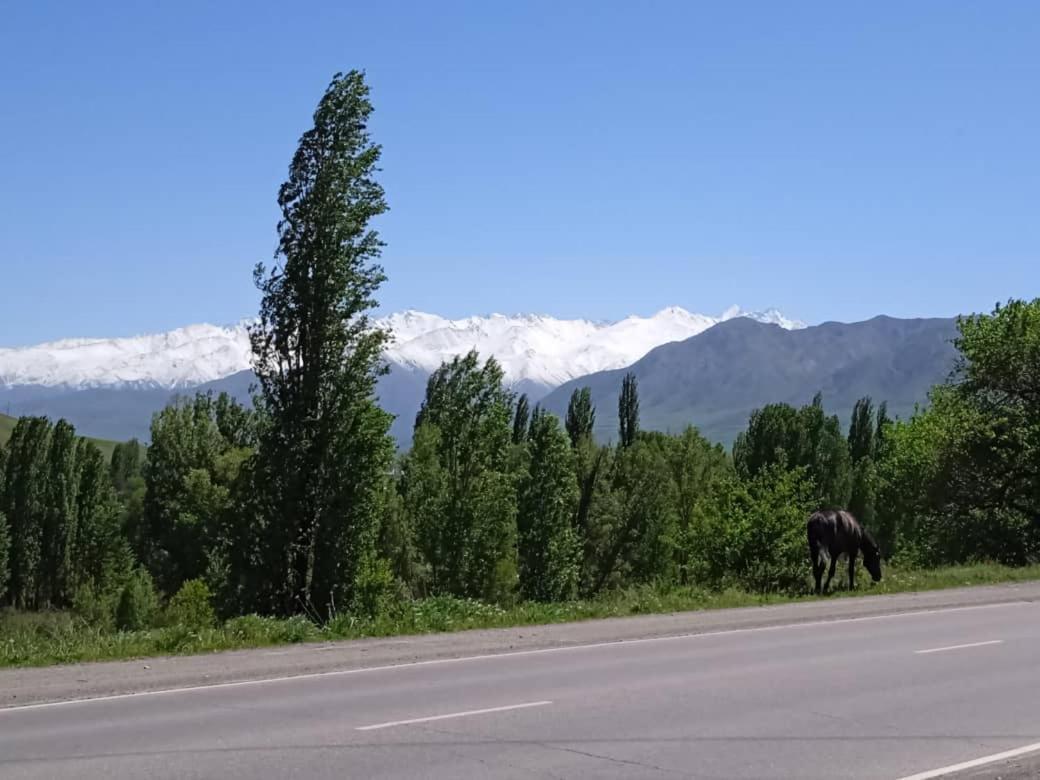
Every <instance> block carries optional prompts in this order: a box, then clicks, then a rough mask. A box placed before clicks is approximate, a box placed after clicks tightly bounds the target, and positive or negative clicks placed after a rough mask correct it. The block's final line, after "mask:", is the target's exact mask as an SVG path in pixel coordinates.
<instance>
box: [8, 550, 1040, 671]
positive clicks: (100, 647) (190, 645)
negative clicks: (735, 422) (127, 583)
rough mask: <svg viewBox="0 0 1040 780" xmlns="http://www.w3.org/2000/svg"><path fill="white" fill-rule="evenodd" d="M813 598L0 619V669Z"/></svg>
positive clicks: (955, 578)
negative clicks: (138, 625) (151, 619)
mask: <svg viewBox="0 0 1040 780" xmlns="http://www.w3.org/2000/svg"><path fill="white" fill-rule="evenodd" d="M1038 579H1040V565H1036V566H1027V567H1022V568H1008V567H1004V566H997V565H986V564H979V565H972V566H956V567H950V568H944V569H932V570H917V571H907V570H900V569H889V570H888V571H886V573H885V578H884V580H882V582H881V583H880V584H879V585H876V586H875V585H867V584H863V585H861V586H860V587H859V588H858V589H857V590H856V591H854V592H848V591H843V590H838V591H836V592H835V594H834V596H825V597H823V598H834V597H838V598H841V597H845V596H849V595H868V594H881V593H904V592H910V591H923V590H937V589H942V588H952V587H962V586H968V585H985V584H995V583H1004V582H1023V581H1028V580H1038ZM814 598H816V597H813V596H784V595H779V594H751V593H745V592H742V591H736V590H726V591H721V592H716V591H708V590H702V589H699V588H683V589H672V590H668V591H659V590H655V589H654V588H651V587H642V588H630V589H627V590H624V591H618V592H616V593H612V594H609V595H607V596H604V597H603V598H599V599H596V600H592V601H574V602H566V603H562V604H533V603H525V604H519V605H517V606H514V607H509V608H503V607H497V606H493V605H488V604H482V603H480V602H476V601H470V600H463V599H453V598H433V599H426V600H423V601H415V602H409V603H406V604H402V605H398V606H397V607H395V608H394V609H393V610H392V611H391V612H389V613H388V614H386V615H382V616H380V617H377V618H361V617H357V616H353V615H340V616H338V617H336V618H334V619H333V620H331V621H330V622H329V623H328V624H327V625H324V626H316V625H315V624H314V623H312V622H310V621H309V620H307V619H306V618H303V617H295V618H290V619H287V620H279V619H275V618H262V617H257V616H255V615H249V616H246V617H240V618H235V619H233V620H229V621H227V622H226V623H225V624H224V625H223V626H221V627H219V628H210V629H202V630H190V629H187V628H185V627H183V626H173V627H167V628H157V629H152V630H149V631H136V632H111V631H106V630H103V629H100V628H96V627H92V626H89V625H85V624H84V623H83V622H82V621H81V620H79V619H77V618H76V617H74V616H73V615H72V614H71V613H68V612H50V613H31V614H30V613H16V612H11V611H8V612H5V613H0V667H11V666H47V665H51V664H62V663H74V662H81V661H100V660H115V659H129V658H142V657H147V656H154V655H187V654H193V653H208V652H215V651H221V650H232V649H240V648H250V647H265V646H271V645H281V644H289V643H298V642H314V641H323V640H324V641H329V640H339V639H359V638H363V637H386V636H395V635H407V634H412V635H414V634H428V633H435V632H446V631H463V630H466V629H473V628H504V627H509V626H525V625H538V624H547V623H564V622H571V621H580V620H591V619H597V618H608V617H623V616H630V615H638V614H658V613H668V612H680V611H687V610H705V609H721V608H725V607H746V606H761V605H766V604H780V603H784V602H791V601H796V600H808V599H814Z"/></svg>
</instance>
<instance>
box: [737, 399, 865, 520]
mask: <svg viewBox="0 0 1040 780" xmlns="http://www.w3.org/2000/svg"><path fill="white" fill-rule="evenodd" d="M850 460H851V459H850V456H849V449H848V445H847V443H846V440H845V437H843V436H842V433H841V423H840V422H839V421H838V418H837V417H827V416H826V415H825V414H824V411H823V401H822V398H821V397H820V396H819V395H817V396H816V398H814V399H813V402H812V403H811V404H809V405H807V406H803V407H802V408H801V409H795V408H794V407H792V406H789V405H788V404H770V405H768V406H765V407H763V408H762V409H757V410H755V411H754V412H753V413H752V414H751V419H750V421H749V422H748V428H747V431H745V432H744V433H742V434H741V435H740V436H738V437H737V440H736V442H734V445H733V463H734V466H735V467H736V469H737V473H738V474H739V475H740V476H741V478H743V479H745V480H748V479H752V478H754V477H755V476H757V475H758V474H759V473H761V472H762V471H763V470H764V469H766V468H768V467H770V466H775V465H783V466H786V467H787V468H792V469H794V468H804V469H806V470H807V472H808V476H809V478H810V479H811V480H812V482H813V484H814V485H815V488H816V490H815V503H816V504H817V506H832V507H845V506H847V505H848V502H849V497H850V492H851V489H852V468H851V463H850Z"/></svg>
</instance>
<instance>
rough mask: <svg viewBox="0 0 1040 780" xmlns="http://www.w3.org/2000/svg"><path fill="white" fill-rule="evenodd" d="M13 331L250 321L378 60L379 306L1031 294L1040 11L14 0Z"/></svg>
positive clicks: (9, 254) (1039, 226)
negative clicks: (331, 86) (321, 135)
mask: <svg viewBox="0 0 1040 780" xmlns="http://www.w3.org/2000/svg"><path fill="white" fill-rule="evenodd" d="M0 20H2V21H0V73H2V74H3V77H2V79H0V117H2V119H0V215H2V226H3V227H2V230H0V287H2V290H3V294H2V296H0V345H5V346H11V345H17V344H26V343H32V342H36V341H40V340H43V339H50V338H56V337H62V336H73V335H104V336H107V335H129V334H133V333H139V332H146V331H157V330H163V329H167V328H172V327H177V326H179V325H184V324H189V323H193V322H202V321H208V322H217V323H223V322H229V321H234V320H236V319H238V318H240V317H243V316H250V315H252V314H254V313H255V311H256V305H257V295H256V292H255V290H254V289H253V286H252V279H251V269H252V267H253V264H254V263H255V262H256V261H257V260H268V259H269V258H270V256H271V253H272V250H273V249H274V245H275V223H276V220H277V211H276V206H275V195H276V191H277V187H278V185H279V183H280V182H281V181H282V179H283V178H284V174H285V171H286V168H287V165H288V162H289V159H290V157H291V155H292V152H293V150H294V148H295V144H296V141H297V139H298V137H299V135H300V133H301V132H302V131H304V130H305V129H306V128H307V126H308V123H309V121H310V116H311V112H312V111H313V108H314V106H315V104H316V102H317V100H318V99H319V97H320V96H321V93H322V91H323V90H324V88H325V86H326V84H327V83H328V80H329V78H330V77H331V75H332V74H333V73H334V72H335V71H337V70H348V69H350V68H353V67H357V68H364V69H365V70H366V71H367V74H368V78H369V81H370V83H371V85H372V99H373V102H374V104H375V107H376V113H375V114H374V117H373V126H372V130H373V135H374V138H375V140H377V141H378V142H380V143H381V144H382V145H383V147H384V156H383V169H384V170H383V173H382V178H381V181H382V183H383V185H384V187H385V188H386V191H387V197H388V200H389V203H390V206H391V212H390V213H389V214H388V215H386V216H385V217H384V218H382V219H381V220H380V222H379V225H378V227H379V229H380V230H381V232H382V234H383V238H384V239H385V240H386V241H387V242H388V246H387V249H386V251H385V255H384V258H383V261H384V265H385V267H386V270H387V272H388V274H389V282H388V283H387V285H386V286H385V287H384V289H383V291H382V295H381V301H382V305H383V309H384V310H397V309H403V308H418V309H423V310H427V311H433V312H437V313H441V314H445V315H450V316H461V315H467V314H474V313H486V312H490V311H506V312H517V311H537V312H544V313H548V314H553V315H558V316H568V317H569V316H586V317H594V318H617V317H622V316H625V315H627V314H629V313H643V314H649V313H651V312H653V311H655V310H657V309H659V308H661V307H664V306H667V305H672V304H675V305H681V306H684V307H687V308H689V309H692V310H697V311H703V312H707V313H716V312H719V311H721V310H722V309H723V308H724V307H726V306H727V305H729V304H731V303H739V304H741V305H742V306H745V307H749V308H761V307H766V306H778V307H780V308H781V309H782V310H783V311H785V312H786V313H788V314H789V315H792V316H796V317H800V318H802V319H805V320H808V321H811V322H819V321H822V320H826V319H838V320H846V321H849V320H856V319H863V318H866V317H869V316H872V315H874V314H877V313H888V314H892V315H896V316H918V315H944V316H945V315H952V314H956V313H958V312H965V311H975V310H981V309H985V310H988V309H989V308H990V307H991V306H992V304H993V303H994V302H995V301H997V300H1003V299H1006V298H1008V297H1011V296H1015V297H1025V296H1029V297H1032V296H1035V295H1037V294H1040V99H1038V97H1037V95H1038V89H1040V87H1038V85H1040V45H1038V43H1037V42H1038V41H1040V3H1036V2H1032V0H1021V1H1019V2H1014V1H1008V2H993V3H983V2H973V3H970V2H961V3H951V2H947V1H946V0H934V1H931V2H928V1H924V0H918V1H915V2H913V3H901V2H884V3H833V2H812V3H810V2H785V3H776V2H765V1H763V2H757V3H751V2H727V3H719V2H713V3H692V2H674V3H660V2H658V3H652V2H646V3H632V2H603V1H602V0H601V1H599V2H587V3H579V2H571V1H570V0H568V1H567V2H558V1H557V2H527V1H525V2H521V3H510V4H506V3H497V2H472V3H450V2H439V3H418V2H416V3H394V2H378V3H376V2H369V3H354V2H329V3H322V4H309V3H296V2H293V3H289V2H284V1H283V2H278V3H270V4H268V3H259V2H251V3H241V4H237V3H231V2H219V3H213V2H198V3H196V2H165V3H144V2H140V3H129V2H127V3H119V2H111V3H92V4H87V3H50V2H43V1H42V0H41V1H38V2H31V3H27V2H12V1H10V0H0Z"/></svg>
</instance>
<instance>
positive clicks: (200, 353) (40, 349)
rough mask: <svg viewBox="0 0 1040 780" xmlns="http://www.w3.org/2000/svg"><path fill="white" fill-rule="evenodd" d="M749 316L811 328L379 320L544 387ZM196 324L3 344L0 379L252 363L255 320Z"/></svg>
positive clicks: (400, 350) (109, 377)
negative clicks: (746, 322) (744, 322)
mask: <svg viewBox="0 0 1040 780" xmlns="http://www.w3.org/2000/svg"><path fill="white" fill-rule="evenodd" d="M734 317H748V318H751V319H754V320H757V321H759V322H766V323H772V324H775V325H779V326H780V327H782V328H785V329H789V330H791V329H796V328H802V327H805V324H804V323H801V322H798V321H795V320H790V319H788V318H786V317H784V316H783V315H782V314H781V313H780V312H778V311H776V310H774V309H770V310H768V311H764V312H744V311H743V310H741V309H740V308H739V307H737V306H732V307H730V308H729V309H727V310H726V311H725V312H723V313H722V315H721V316H719V317H710V316H707V315H704V314H694V313H691V312H688V311H686V310H685V309H682V308H679V307H676V306H673V307H669V308H666V309H662V310H661V311H659V312H657V313H656V314H654V315H653V316H651V317H639V316H631V317H627V318H625V319H623V320H619V321H617V322H606V323H604V322H591V321H589V320H581V319H578V320H563V319H557V318H555V317H549V316H544V315H533V314H519V315H514V316H507V315H503V314H491V315H487V316H482V317H466V318H464V319H459V320H449V319H446V318H444V317H440V316H438V315H436V314H427V313H425V312H419V311H404V312H399V313H396V314H391V315H389V316H387V317H384V318H381V319H378V320H376V324H377V325H379V326H380V327H386V328H389V329H390V330H391V331H392V332H393V337H394V339H393V342H392V343H391V345H390V346H389V348H388V349H387V354H386V358H387V360H389V361H390V362H391V363H396V364H398V365H402V366H408V367H411V368H415V369H420V370H423V371H432V370H434V369H435V368H437V366H439V365H440V364H441V363H442V362H443V361H445V360H451V359H452V358H453V357H455V356H456V355H459V354H463V353H465V352H468V351H469V350H470V349H476V350H477V351H478V352H479V353H480V354H481V355H482V356H490V355H494V356H495V358H497V359H498V361H499V362H500V363H501V364H502V368H503V371H504V372H505V375H506V379H507V380H508V381H510V382H511V383H519V382H530V383H534V384H536V385H542V386H544V387H546V388H551V387H555V386H557V385H560V384H562V383H564V382H566V381H568V380H571V379H575V378H577V377H579V376H584V375H586V374H590V373H593V372H596V371H605V370H609V369H615V368H623V367H624V366H627V365H631V364H632V363H634V362H635V361H637V360H638V359H639V358H641V357H642V356H643V355H645V354H646V353H647V352H649V351H650V350H652V349H653V348H654V347H657V346H660V345H661V344H666V343H669V342H673V341H683V340H685V339H688V338H690V337H692V336H695V335H697V334H698V333H701V332H703V331H705V330H707V329H708V328H710V327H711V326H712V325H715V324H717V323H719V322H723V321H725V320H729V319H733V318H734ZM250 322H251V320H242V321H240V322H238V323H236V324H234V325H228V326H225V327H220V326H215V325H190V326H188V327H184V328H178V329H177V330H173V331H169V332H168V333H159V334H153V335H146V336H137V337H133V338H122V339H65V340H62V341H54V342H50V343H47V344H39V345H36V346H32V347H21V348H15V349H4V348H0V386H9V387H10V386H15V385H44V386H65V387H83V388H86V387H106V386H121V385H132V386H155V387H164V388H177V387H191V386H193V385H198V384H203V383H206V382H212V381H215V380H217V379H222V378H223V377H226V376H230V375H231V374H234V373H237V372H239V371H244V370H246V369H248V368H250V365H251V352H250V344H249V332H248V325H249V323H250Z"/></svg>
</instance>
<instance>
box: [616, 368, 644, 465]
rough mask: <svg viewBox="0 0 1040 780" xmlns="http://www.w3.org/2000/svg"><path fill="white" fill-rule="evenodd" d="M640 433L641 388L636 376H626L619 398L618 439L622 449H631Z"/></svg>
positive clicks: (629, 374)
mask: <svg viewBox="0 0 1040 780" xmlns="http://www.w3.org/2000/svg"><path fill="white" fill-rule="evenodd" d="M637 433H639V388H638V385H637V383H636V375H635V374H633V373H628V374H625V379H624V381H623V382H622V384H621V395H620V396H619V397H618V438H619V439H620V442H621V446H622V447H631V446H632V444H633V443H634V442H635V440H636V434H637Z"/></svg>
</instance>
